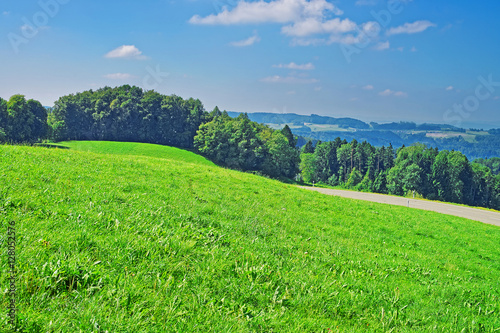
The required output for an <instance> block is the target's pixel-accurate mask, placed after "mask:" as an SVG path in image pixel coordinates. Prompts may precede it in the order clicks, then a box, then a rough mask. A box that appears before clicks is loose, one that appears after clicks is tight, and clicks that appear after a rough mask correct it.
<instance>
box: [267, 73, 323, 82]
mask: <svg viewBox="0 0 500 333" xmlns="http://www.w3.org/2000/svg"><path fill="white" fill-rule="evenodd" d="M261 81H262V82H268V83H300V84H312V83H317V82H319V81H318V80H316V79H311V78H299V77H295V76H286V77H283V76H279V75H274V76H268V77H265V78H263V79H262V80H261Z"/></svg>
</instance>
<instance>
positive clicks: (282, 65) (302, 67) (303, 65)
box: [273, 62, 314, 71]
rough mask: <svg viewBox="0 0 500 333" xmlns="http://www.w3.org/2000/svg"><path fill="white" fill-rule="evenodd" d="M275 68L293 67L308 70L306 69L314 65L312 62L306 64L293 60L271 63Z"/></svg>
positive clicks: (312, 67) (311, 68)
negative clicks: (285, 62) (284, 62)
mask: <svg viewBox="0 0 500 333" xmlns="http://www.w3.org/2000/svg"><path fill="white" fill-rule="evenodd" d="M273 67H275V68H287V69H295V70H302V71H308V70H313V69H314V65H313V64H312V63H310V62H309V63H307V64H302V65H298V64H296V63H294V62H291V63H289V64H279V65H273Z"/></svg>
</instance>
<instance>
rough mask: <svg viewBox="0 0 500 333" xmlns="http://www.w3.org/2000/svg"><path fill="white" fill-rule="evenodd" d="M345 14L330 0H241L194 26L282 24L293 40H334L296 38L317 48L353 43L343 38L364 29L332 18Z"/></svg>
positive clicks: (193, 21)
mask: <svg viewBox="0 0 500 333" xmlns="http://www.w3.org/2000/svg"><path fill="white" fill-rule="evenodd" d="M342 14H343V12H342V11H341V10H340V9H339V8H337V7H336V6H335V5H334V4H332V3H331V2H329V1H327V0H271V1H268V2H266V1H263V0H260V1H253V2H249V1H245V0H243V1H240V2H239V3H238V4H237V5H236V7H234V8H232V9H228V8H227V7H224V8H223V10H222V12H220V13H218V14H211V15H208V16H205V17H201V16H199V15H195V16H193V17H191V19H190V20H189V22H190V23H191V24H200V25H235V24H260V23H277V24H281V25H283V26H282V28H281V32H282V33H283V34H285V35H287V36H292V37H294V38H304V37H309V36H312V35H316V34H329V35H332V37H333V38H320V39H317V40H314V39H311V38H305V39H296V40H294V41H293V42H292V44H295V45H313V44H315V45H318V44H331V43H343V42H347V43H353V40H354V38H355V37H354V36H348V37H345V36H342V35H343V34H346V33H349V32H355V31H356V30H357V31H356V33H357V34H359V33H360V32H361V31H362V29H363V26H361V27H358V26H357V24H356V23H355V22H353V21H351V20H349V19H347V18H345V19H340V18H332V17H331V16H332V15H342Z"/></svg>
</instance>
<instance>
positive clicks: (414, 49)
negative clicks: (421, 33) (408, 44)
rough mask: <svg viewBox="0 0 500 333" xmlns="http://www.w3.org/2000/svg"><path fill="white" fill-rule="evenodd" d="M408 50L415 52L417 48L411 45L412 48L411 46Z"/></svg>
mask: <svg viewBox="0 0 500 333" xmlns="http://www.w3.org/2000/svg"><path fill="white" fill-rule="evenodd" d="M410 51H411V52H417V51H418V50H417V48H416V47H415V46H414V47H412V48H411V50H410Z"/></svg>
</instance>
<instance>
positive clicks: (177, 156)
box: [0, 142, 500, 332]
mask: <svg viewBox="0 0 500 333" xmlns="http://www.w3.org/2000/svg"><path fill="white" fill-rule="evenodd" d="M65 144H67V145H70V146H71V147H73V148H74V149H69V150H63V149H45V148H41V147H39V148H30V147H12V146H0V222H1V228H0V229H1V230H0V235H1V236H0V241H1V260H0V263H1V270H0V274H1V275H0V285H1V286H2V291H3V292H2V294H1V296H0V297H1V298H0V303H1V307H2V309H5V308H6V307H7V304H8V301H9V299H8V295H7V293H6V286H8V281H7V279H8V277H9V276H8V275H7V271H8V268H7V249H6V244H5V242H6V230H7V224H8V222H9V221H15V222H16V231H17V253H16V255H17V268H18V270H19V274H18V279H17V287H18V313H19V320H20V325H21V327H23V328H24V329H25V331H26V332H106V331H108V332H229V331H231V332H239V331H241V332H388V331H392V332H408V331H435V332H461V331H463V332H479V331H483V332H494V331H495V330H498V328H499V327H500V282H499V281H500V279H499V278H498V277H499V276H500V246H499V243H500V228H498V227H494V226H490V225H485V224H481V223H478V222H473V221H469V220H465V219H461V218H457V217H451V216H445V215H440V214H436V213H432V212H424V211H416V210H411V209H408V208H405V207H392V206H387V205H381V204H375V203H368V202H356V201H353V200H349V199H343V198H338V197H330V196H325V195H321V194H319V193H312V192H309V191H306V190H301V189H298V188H296V187H293V186H291V185H286V184H282V183H279V182H277V181H273V180H269V179H266V178H262V177H257V176H254V175H250V174H245V173H240V172H235V171H230V170H225V169H221V168H219V167H216V166H213V165H211V164H210V163H209V162H207V161H206V160H204V159H201V158H199V157H197V156H194V155H193V154H192V153H189V152H184V151H180V150H177V149H171V148H164V147H154V148H153V147H150V146H147V145H141V144H129V143H127V144H120V143H103V144H102V149H103V150H104V151H105V152H107V153H110V152H111V153H113V154H97V153H95V152H98V151H100V150H101V148H99V144H93V146H92V148H89V146H88V145H92V143H76V142H74V143H65ZM83 145H86V148H85V149H84V150H90V151H93V152H86V151H77V150H76V149H83V148H79V147H84V146H83ZM147 149H152V150H153V151H155V152H154V153H151V154H152V155H153V156H156V157H162V159H158V158H152V157H149V156H137V155H149V153H144V154H141V152H145V151H146V150H147ZM155 149H156V150H155ZM161 151H163V153H162V152H161ZM117 152H123V154H115V153H117ZM128 152H133V153H134V154H135V155H134V156H129V155H126V153H128ZM0 326H1V327H2V329H3V330H4V331H6V311H2V312H1V313H0Z"/></svg>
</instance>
